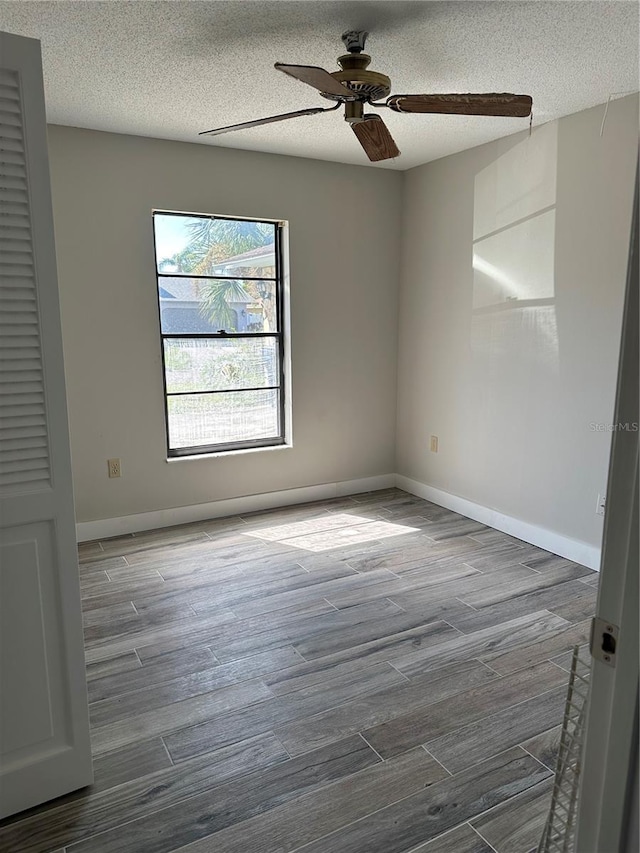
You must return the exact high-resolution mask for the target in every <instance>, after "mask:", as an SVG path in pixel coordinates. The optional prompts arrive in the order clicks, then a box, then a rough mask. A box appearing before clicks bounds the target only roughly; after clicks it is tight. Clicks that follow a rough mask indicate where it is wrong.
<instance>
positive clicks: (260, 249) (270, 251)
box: [218, 243, 275, 270]
mask: <svg viewBox="0 0 640 853" xmlns="http://www.w3.org/2000/svg"><path fill="white" fill-rule="evenodd" d="M274 249H275V246H274V244H273V243H267V244H266V245H265V246H257V247H256V248H255V249H249V251H248V252H242V253H241V254H239V255H233V256H232V257H230V258H226V259H225V260H224V261H223V262H221V263H220V265H219V267H218V269H220V270H223V269H224V270H229V269H237V268H238V267H247V266H252V267H272V266H273V264H274ZM247 261H251V263H250V264H248V263H247Z"/></svg>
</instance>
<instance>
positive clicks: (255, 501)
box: [76, 474, 396, 542]
mask: <svg viewBox="0 0 640 853" xmlns="http://www.w3.org/2000/svg"><path fill="white" fill-rule="evenodd" d="M395 484H396V475H395V474H380V475H379V476H377V477H364V478H363V479H361V480H345V481H343V482H340V483H324V484H321V485H318V486H304V487H302V488H299V489H283V490H281V491H278V492H264V493H262V494H258V495H244V496H242V497H239V498H229V499H228V500H222V501H210V502H209V503H203V504H194V505H193V506H180V507H173V508H172V509H160V510H156V511H154V512H140V513H136V514H135V515H124V516H121V517H119V518H103V519H98V520H97V521H81V522H78V523H77V524H76V537H77V540H78V542H90V541H92V540H93V539H109V538H110V537H111V536H123V535H125V534H126V533H139V532H140V531H142V530H155V529H157V528H159V527H174V526H175V525H176V524H189V523H190V522H193V521H205V520H206V519H208V518H223V517H224V516H228V515H240V514H242V513H247V512H256V511H259V510H263V509H275V508H277V507H279V506H291V504H299V503H310V502H311V501H322V500H328V499H329V498H337V497H344V496H345V495H357V494H361V493H362V492H374V491H377V490H378V489H389V488H392V487H393V486H395Z"/></svg>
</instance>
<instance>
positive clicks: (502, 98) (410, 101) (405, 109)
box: [386, 92, 533, 118]
mask: <svg viewBox="0 0 640 853" xmlns="http://www.w3.org/2000/svg"><path fill="white" fill-rule="evenodd" d="M386 105H387V106H388V107H390V108H391V109H392V110H395V111H396V112H398V113H449V114H455V115H465V116H514V117H516V118H524V117H525V116H528V115H530V113H531V107H532V105H533V101H532V99H531V97H530V96H529V95H511V94H509V93H508V92H489V93H487V94H486V95H471V94H467V95H391V97H390V98H387V101H386Z"/></svg>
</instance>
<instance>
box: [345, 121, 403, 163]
mask: <svg viewBox="0 0 640 853" xmlns="http://www.w3.org/2000/svg"><path fill="white" fill-rule="evenodd" d="M351 127H352V129H353V132H354V133H355V135H356V136H357V137H358V142H359V143H360V145H362V147H363V148H364V150H365V153H366V155H367V157H368V158H369V160H371V161H373V162H374V163H375V162H377V161H378V160H390V159H391V158H392V157H397V156H398V155H399V154H400V151H399V150H398V146H397V145H396V143H395V142H394V141H393V137H392V136H391V134H390V133H389V129H388V127H387V125H386V124H385V123H384V122H383V121H382V119H381V118H380V116H376V115H366V116H365V117H364V121H359V122H356V123H355V124H352V125H351Z"/></svg>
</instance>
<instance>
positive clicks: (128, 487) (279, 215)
mask: <svg viewBox="0 0 640 853" xmlns="http://www.w3.org/2000/svg"><path fill="white" fill-rule="evenodd" d="M50 157H51V172H52V185H53V203H54V218H55V228H56V241H57V255H58V268H59V280H60V292H61V309H62V324H63V336H64V348H65V364H66V374H67V393H68V397H69V416H70V424H71V427H70V428H71V444H72V455H73V470H74V484H75V496H76V511H77V517H78V520H79V521H80V522H86V521H90V520H94V519H108V518H114V517H119V516H125V515H129V514H134V513H144V512H151V511H156V510H163V509H168V508H172V507H184V506H189V505H193V504H200V503H206V502H209V501H215V500H222V499H227V498H233V497H236V496H241V495H249V494H256V493H261V492H270V491H276V490H280V489H288V488H295V487H302V486H307V485H312V484H321V483H333V482H339V481H345V480H352V479H356V478H364V477H371V476H375V475H380V474H387V473H391V472H393V471H394V459H395V400H396V350H397V270H398V261H399V239H400V230H399V229H400V223H401V191H402V176H401V175H400V174H399V173H397V172H390V171H386V170H385V171H383V170H375V169H371V168H367V167H357V166H346V165H339V164H332V163H326V162H319V161H313V160H303V159H299V158H289V157H280V156H275V155H268V154H255V153H250V152H243V151H234V150H231V149H224V148H214V147H209V146H204V145H195V144H194V145H190V144H185V143H179V142H167V141H161V140H153V139H145V138H141V137H133V136H122V135H116V134H108V133H101V132H94V131H86V130H78V129H74V128H67V127H51V128H50ZM152 208H164V209H169V210H184V211H194V212H204V213H219V214H231V215H239V216H247V217H253V216H255V217H256V218H259V217H264V218H272V219H284V220H288V221H289V223H290V235H289V236H290V259H291V267H290V269H291V312H292V328H293V333H292V357H293V376H292V378H293V436H294V446H293V448H292V449H284V450H275V451H266V452H260V453H250V454H243V455H227V456H222V457H217V458H210V459H204V460H197V461H176V462H171V463H167V462H166V461H165V456H166V453H165V433H164V415H163V400H162V377H161V361H160V343H159V334H158V328H157V308H156V279H155V274H154V263H153V251H152V230H151V210H152ZM111 457H120V458H121V459H122V471H123V475H122V478H121V479H115V480H113V479H112V480H110V479H108V477H107V462H106V460H107V459H108V458H111Z"/></svg>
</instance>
